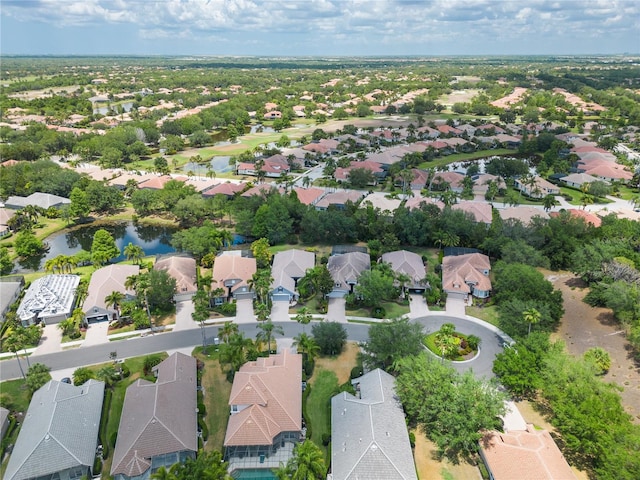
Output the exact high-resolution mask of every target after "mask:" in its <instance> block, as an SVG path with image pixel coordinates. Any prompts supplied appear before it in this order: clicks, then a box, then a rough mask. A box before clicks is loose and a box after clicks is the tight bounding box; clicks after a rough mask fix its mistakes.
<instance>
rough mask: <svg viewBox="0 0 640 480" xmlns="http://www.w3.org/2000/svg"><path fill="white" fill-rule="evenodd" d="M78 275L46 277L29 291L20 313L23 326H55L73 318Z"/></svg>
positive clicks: (18, 313)
mask: <svg viewBox="0 0 640 480" xmlns="http://www.w3.org/2000/svg"><path fill="white" fill-rule="evenodd" d="M79 283H80V277H79V276H78V275H59V274H56V275H45V276H44V277H40V278H38V279H36V280H34V281H33V282H31V285H30V286H29V288H28V289H27V291H26V293H25V294H24V297H23V298H22V301H21V302H20V306H19V307H18V311H17V312H16V313H17V315H18V318H19V319H20V322H22V325H24V326H27V325H34V324H37V323H40V322H42V323H44V324H53V323H59V322H61V321H62V320H64V319H66V318H69V317H70V316H71V313H72V310H73V305H74V303H75V300H76V289H77V288H78V284H79Z"/></svg>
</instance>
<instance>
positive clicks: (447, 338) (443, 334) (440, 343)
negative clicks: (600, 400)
mask: <svg viewBox="0 0 640 480" xmlns="http://www.w3.org/2000/svg"><path fill="white" fill-rule="evenodd" d="M455 328H456V327H455V325H454V324H453V323H445V324H444V325H442V327H440V330H438V332H437V333H436V335H435V339H434V343H435V344H436V347H438V349H439V350H440V354H441V355H440V356H441V357H442V361H443V362H444V359H445V357H448V356H450V355H451V354H452V353H453V351H454V349H456V348H457V346H458V341H457V338H456V337H455V336H454V335H453V334H454V332H455Z"/></svg>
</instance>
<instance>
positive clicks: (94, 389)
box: [4, 380, 104, 480]
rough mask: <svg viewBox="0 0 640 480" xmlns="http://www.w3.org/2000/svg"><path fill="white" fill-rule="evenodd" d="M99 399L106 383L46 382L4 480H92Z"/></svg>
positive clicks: (35, 396)
mask: <svg viewBox="0 0 640 480" xmlns="http://www.w3.org/2000/svg"><path fill="white" fill-rule="evenodd" d="M103 399H104V382H99V381H97V380H88V381H87V382H86V383H84V384H83V385H78V386H75V385H71V384H68V383H64V382H58V381H57V380H49V381H48V382H47V383H46V384H45V385H44V386H42V387H40V388H39V389H38V390H36V391H35V393H34V394H33V397H32V398H31V403H29V409H28V410H27V414H26V415H25V417H24V421H23V422H22V427H21V428H20V433H19V434H18V439H17V440H16V444H15V446H14V448H13V452H12V453H11V456H10V457H9V463H8V465H7V469H6V471H5V472H4V478H5V480H33V479H61V480H62V479H79V478H81V477H83V476H86V477H87V478H91V477H92V476H93V475H92V474H93V473H94V472H92V470H93V464H94V461H95V459H96V448H97V446H98V432H99V430H100V416H101V415H102V401H103ZM95 473H99V472H95Z"/></svg>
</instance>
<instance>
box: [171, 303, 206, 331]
mask: <svg viewBox="0 0 640 480" xmlns="http://www.w3.org/2000/svg"><path fill="white" fill-rule="evenodd" d="M193 312H194V306H193V301H191V299H189V300H183V301H182V302H178V303H176V325H175V327H174V328H173V329H174V330H175V331H178V330H189V329H191V328H199V327H200V325H199V324H197V323H196V322H194V321H193V318H191V314H192V313H193Z"/></svg>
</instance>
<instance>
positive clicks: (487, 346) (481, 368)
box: [0, 315, 502, 381]
mask: <svg viewBox="0 0 640 480" xmlns="http://www.w3.org/2000/svg"><path fill="white" fill-rule="evenodd" d="M415 321H417V322H419V323H421V324H422V325H423V326H424V330H425V333H431V332H434V331H436V330H438V329H439V328H440V327H441V326H442V324H443V323H447V322H450V323H454V324H455V325H456V329H457V330H459V331H461V332H463V333H465V334H468V335H476V336H478V337H480V339H481V343H480V354H479V355H478V356H477V357H476V358H475V359H474V360H472V361H469V362H464V363H457V364H454V366H455V368H456V369H457V370H458V371H465V370H469V369H472V370H473V372H474V373H475V374H476V375H478V376H480V377H487V378H488V377H491V376H493V374H492V372H491V368H492V365H493V359H494V357H495V355H496V353H499V352H501V351H502V346H501V345H502V342H501V340H500V337H499V336H498V335H497V334H496V333H494V332H492V331H490V330H488V329H487V328H485V327H483V326H482V325H479V324H477V323H474V322H472V321H470V320H466V319H463V318H452V317H447V316H440V315H429V316H427V317H421V318H418V319H416V320H415ZM274 323H276V325H280V326H282V328H283V330H284V337H285V338H293V337H294V336H296V335H298V334H299V333H301V332H302V331H303V330H302V329H303V326H302V325H300V324H298V323H297V322H274ZM343 325H344V327H345V329H346V331H347V334H348V337H349V340H352V341H356V342H364V341H366V340H367V339H368V330H369V326H368V325H366V324H359V323H347V324H343ZM238 327H239V330H240V331H241V332H243V333H244V334H245V335H246V336H248V337H251V338H255V335H256V333H257V332H256V327H255V324H238ZM218 328H219V326H217V325H216V326H213V325H212V326H208V327H205V332H206V333H205V335H206V337H207V344H212V343H213V338H215V337H216V336H217V334H218ZM201 344H202V332H201V329H199V328H197V329H191V330H182V331H177V332H167V333H157V334H155V335H148V336H146V337H134V338H131V339H128V340H119V341H115V342H108V343H103V344H99V345H95V346H92V347H90V348H71V349H69V350H64V351H62V352H56V353H50V354H46V355H39V356H38V357H37V358H32V362H39V363H44V364H45V365H47V366H48V367H50V368H51V370H52V371H55V370H62V369H66V368H76V367H80V366H84V365H93V364H96V363H103V362H108V361H109V353H110V352H113V351H117V352H118V358H129V357H136V356H139V355H147V354H150V353H156V352H164V351H167V350H173V349H178V348H185V347H192V346H197V345H201ZM21 363H22V366H23V368H24V369H25V371H26V361H25V359H24V358H22V360H21ZM20 376H21V375H20V369H19V368H18V363H17V361H16V359H15V357H14V358H11V359H6V360H3V361H2V362H0V381H5V380H11V379H14V378H19V377H20Z"/></svg>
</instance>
